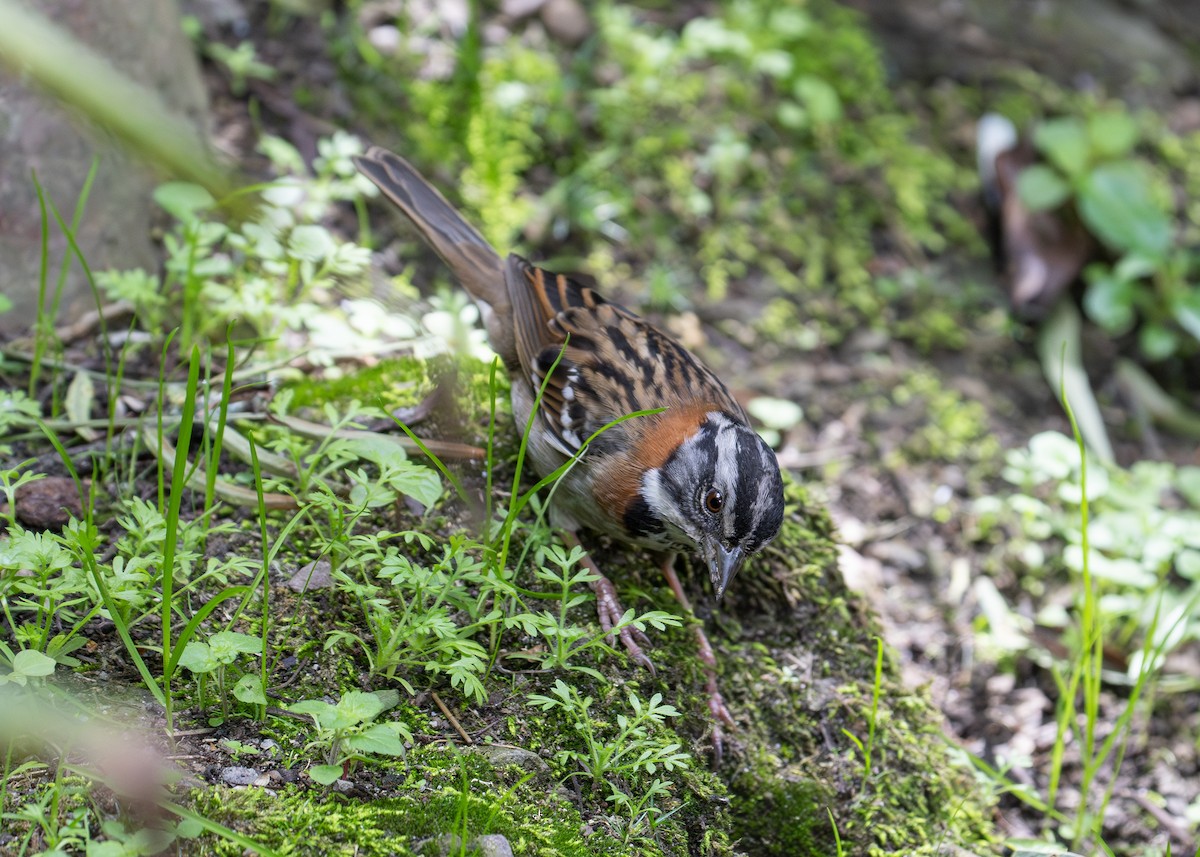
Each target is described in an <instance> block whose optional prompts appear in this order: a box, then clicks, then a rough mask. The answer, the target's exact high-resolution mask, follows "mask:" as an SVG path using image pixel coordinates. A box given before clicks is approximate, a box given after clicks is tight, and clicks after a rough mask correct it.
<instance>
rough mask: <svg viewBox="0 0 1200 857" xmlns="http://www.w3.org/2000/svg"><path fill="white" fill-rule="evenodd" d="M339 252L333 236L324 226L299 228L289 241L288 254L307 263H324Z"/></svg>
mask: <svg viewBox="0 0 1200 857" xmlns="http://www.w3.org/2000/svg"><path fill="white" fill-rule="evenodd" d="M335 250H337V244H335V243H334V240H333V236H332V235H330V234H329V230H328V229H326V228H325V227H323V226H314V225H311V224H307V225H304V226H297V227H296V228H295V229H293V230H292V234H291V237H290V238H289V239H288V252H289V253H291V254H292V255H293V256H295V257H296V258H297V259H303V260H304V261H306V262H314V263H316V262H323V261H324V260H325V259H327V258H329V257H330V256H332V255H333V254H334V251H335Z"/></svg>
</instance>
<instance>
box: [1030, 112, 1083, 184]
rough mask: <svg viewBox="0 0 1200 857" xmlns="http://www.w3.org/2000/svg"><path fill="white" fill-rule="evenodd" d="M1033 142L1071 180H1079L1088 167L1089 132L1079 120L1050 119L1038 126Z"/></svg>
mask: <svg viewBox="0 0 1200 857" xmlns="http://www.w3.org/2000/svg"><path fill="white" fill-rule="evenodd" d="M1033 142H1034V144H1035V145H1036V146H1037V147H1038V150H1039V151H1041V152H1042V154H1044V155H1045V156H1046V157H1047V158H1048V159H1049V160H1050V162H1051V163H1052V164H1054V166H1056V167H1058V168H1059V169H1060V170H1062V171H1063V172H1064V173H1066V174H1067V175H1068V176H1070V177H1071V178H1078V177H1079V176H1080V175H1081V174H1082V173H1083V171H1084V169H1085V168H1086V167H1087V163H1088V153H1089V151H1090V149H1091V146H1090V145H1089V143H1088V135H1087V130H1086V129H1085V128H1084V127H1083V123H1082V122H1080V121H1079V120H1078V119H1073V118H1063V119H1050V120H1048V121H1046V122H1043V123H1042V124H1041V125H1039V126H1038V128H1037V130H1036V131H1035V132H1034V135H1033Z"/></svg>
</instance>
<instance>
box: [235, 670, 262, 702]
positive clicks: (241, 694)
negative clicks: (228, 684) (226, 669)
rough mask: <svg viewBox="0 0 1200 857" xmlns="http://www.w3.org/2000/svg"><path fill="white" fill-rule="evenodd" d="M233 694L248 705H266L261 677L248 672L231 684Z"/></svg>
mask: <svg viewBox="0 0 1200 857" xmlns="http://www.w3.org/2000/svg"><path fill="white" fill-rule="evenodd" d="M233 695H234V697H236V698H237V699H240V700H241V701H242V702H245V703H247V704H248V705H266V704H267V695H266V694H265V693H264V692H263V686H262V677H261V676H258V675H254V674H252V673H248V674H246V675H244V676H242V677H241V678H240V679H238V683H237V684H235V685H234V686H233Z"/></svg>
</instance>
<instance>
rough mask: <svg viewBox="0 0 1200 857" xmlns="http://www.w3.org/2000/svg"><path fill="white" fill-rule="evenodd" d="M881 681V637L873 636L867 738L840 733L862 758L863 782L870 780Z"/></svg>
mask: <svg viewBox="0 0 1200 857" xmlns="http://www.w3.org/2000/svg"><path fill="white" fill-rule="evenodd" d="M882 681H883V638H882V637H876V638H875V681H874V683H873V684H872V685H871V710H870V712H868V715H867V740H866V742H865V743H864V742H863V741H862V739H860V738H859V737H858V736H857V735H855V734H854V733H853V732H851V731H850V730H848V729H843V730H842V734H843V735H845V736H846V737H847V738H849V739H850V740H851V741H852V742H853V743H854V746H855V747H857V748H858V752H859V753H860V754H862V758H863V782H864V783H868V782H870V781H871V762H872V757H873V753H874V751H875V726H876V724H877V722H878V717H879V690H880V687H881V685H882Z"/></svg>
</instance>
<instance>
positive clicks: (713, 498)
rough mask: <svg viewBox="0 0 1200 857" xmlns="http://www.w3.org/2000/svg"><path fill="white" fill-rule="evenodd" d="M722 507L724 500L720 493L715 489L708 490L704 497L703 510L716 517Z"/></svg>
mask: <svg viewBox="0 0 1200 857" xmlns="http://www.w3.org/2000/svg"><path fill="white" fill-rule="evenodd" d="M724 505H725V498H724V497H723V496H721V492H720V491H718V490H717V489H716V488H709V489H708V493H707V494H705V495H704V508H705V509H707V510H708V511H709V512H711V513H712V514H714V515H718V514H720V512H721V507H722V506H724Z"/></svg>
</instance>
